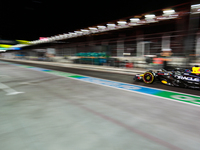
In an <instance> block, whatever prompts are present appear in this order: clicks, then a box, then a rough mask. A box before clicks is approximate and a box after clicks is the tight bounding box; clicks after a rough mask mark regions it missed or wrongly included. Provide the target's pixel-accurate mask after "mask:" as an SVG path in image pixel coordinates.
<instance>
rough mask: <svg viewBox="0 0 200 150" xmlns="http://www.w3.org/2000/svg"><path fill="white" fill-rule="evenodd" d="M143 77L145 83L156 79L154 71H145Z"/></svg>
mask: <svg viewBox="0 0 200 150" xmlns="http://www.w3.org/2000/svg"><path fill="white" fill-rule="evenodd" d="M142 79H143V81H144V83H147V84H151V83H153V81H154V75H153V73H152V72H145V73H144V75H143V78H142Z"/></svg>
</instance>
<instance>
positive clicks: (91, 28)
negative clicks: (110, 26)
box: [89, 27, 97, 30]
mask: <svg viewBox="0 0 200 150" xmlns="http://www.w3.org/2000/svg"><path fill="white" fill-rule="evenodd" d="M89 29H90V30H97V28H93V27H89Z"/></svg>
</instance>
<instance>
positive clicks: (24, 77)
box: [0, 62, 200, 150]
mask: <svg viewBox="0 0 200 150" xmlns="http://www.w3.org/2000/svg"><path fill="white" fill-rule="evenodd" d="M21 92H22V93H21ZM199 114H200V109H199V107H197V106H193V105H188V104H183V103H177V102H174V101H170V100H166V99H163V98H160V97H152V96H146V95H143V94H139V93H135V92H130V91H124V90H120V89H115V88H111V87H105V86H101V85H96V84H92V83H87V82H83V81H80V80H75V79H71V78H65V77H61V76H57V75H53V74H50V73H45V72H42V71H36V70H31V69H29V68H23V67H19V66H15V65H11V64H5V63H1V62H0V147H1V149H2V150H13V149H16V150H41V149H42V150H66V149H67V150H68V149H69V150H102V149H103V150H123V149H125V150H199V147H200V126H199V124H200V116H199Z"/></svg>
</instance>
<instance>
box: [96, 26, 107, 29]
mask: <svg viewBox="0 0 200 150" xmlns="http://www.w3.org/2000/svg"><path fill="white" fill-rule="evenodd" d="M97 27H98V28H99V29H105V28H106V26H97Z"/></svg>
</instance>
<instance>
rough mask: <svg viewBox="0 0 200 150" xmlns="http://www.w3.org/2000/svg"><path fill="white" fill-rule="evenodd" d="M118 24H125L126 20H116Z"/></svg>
mask: <svg viewBox="0 0 200 150" xmlns="http://www.w3.org/2000/svg"><path fill="white" fill-rule="evenodd" d="M117 23H118V24H126V23H127V22H126V21H117Z"/></svg>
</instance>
